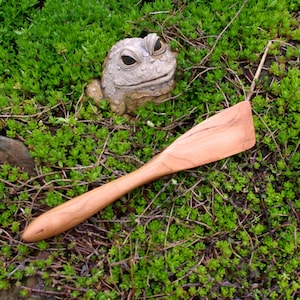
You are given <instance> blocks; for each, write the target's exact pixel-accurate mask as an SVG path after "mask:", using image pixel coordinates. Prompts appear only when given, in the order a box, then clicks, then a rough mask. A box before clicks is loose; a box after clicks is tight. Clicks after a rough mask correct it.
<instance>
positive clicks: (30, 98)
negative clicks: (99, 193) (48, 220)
mask: <svg viewBox="0 0 300 300" xmlns="http://www.w3.org/2000/svg"><path fill="white" fill-rule="evenodd" d="M299 9H300V2H299V0H282V1H276V0H275V1H274V0H272V1H265V0H259V1H252V0H248V1H244V2H243V1H241V0H225V1H219V0H213V1H205V0H200V1H171V0H168V1H162V0H156V1H149V3H146V2H145V3H143V1H140V2H138V1H114V0H110V1H97V0H84V1H83V0H75V1H57V0H46V1H37V0H31V1H28V0H26V1H25V0H21V1H14V0H9V1H4V0H2V1H1V0H0V90H1V93H0V117H1V119H0V130H1V134H2V135H6V136H8V137H11V138H17V139H22V140H24V141H25V144H26V145H27V146H28V148H29V149H30V153H31V155H32V157H33V158H34V159H35V161H36V165H37V176H34V177H29V176H28V175H27V174H26V173H22V172H21V171H20V170H18V169H17V168H16V167H13V166H8V165H3V166H1V168H0V198H1V203H0V224H1V229H0V232H1V241H0V255H1V262H0V289H1V290H2V294H1V295H2V297H4V295H6V296H7V295H10V294H12V293H14V295H15V293H16V294H17V296H15V298H18V297H24V298H30V297H37V296H39V297H40V299H46V298H43V297H47V299H52V298H53V299H300V294H299V290H300V279H299V278H300V276H299V269H300V265H299V264H300V255H299V242H300V237H299V236H300V235H299V218H300V213H299V209H300V201H299V169H300V168H299V160H300V154H299V128H300V117H299V116H300V114H299V112H300V105H299V102H300V90H299V84H300V70H299V53H300V46H299V40H300V29H299V20H300V19H299V18H300V16H299ZM148 32H157V33H158V34H159V35H160V36H161V37H162V38H163V39H165V40H166V41H167V42H169V43H170V44H171V46H172V48H173V49H174V51H178V70H177V74H176V79H177V80H176V81H177V85H176V88H175V90H174V92H173V99H171V100H169V101H167V102H165V103H163V104H160V105H153V104H148V105H147V107H146V108H140V109H139V110H138V111H137V115H136V118H135V119H134V120H132V121H130V122H129V121H127V120H126V119H124V118H122V117H119V116H116V115H114V114H112V113H111V112H110V109H109V105H108V103H107V102H106V101H103V103H101V105H100V106H96V104H95V103H94V102H93V100H92V99H89V98H87V97H85V96H84V89H85V87H86V85H87V83H88V82H89V81H90V80H91V79H92V78H96V77H100V76H101V72H102V63H103V61H104V59H105V57H106V54H107V52H108V51H109V49H110V47H111V46H112V45H113V44H114V43H115V42H116V41H118V40H120V39H123V38H125V37H133V36H143V35H145V33H148ZM269 41H273V42H272V44H271V47H270V49H269V51H268V58H267V60H266V62H265V65H264V68H263V70H262V72H261V76H260V79H259V81H258V82H257V84H256V90H255V93H254V96H253V97H252V100H251V101H252V104H253V113H254V121H255V128H256V136H257V144H256V146H255V147H254V148H253V149H251V150H249V151H247V152H245V153H242V154H240V155H237V156H234V157H231V158H229V159H226V160H223V161H220V162H216V163H213V164H209V165H206V166H203V167H199V168H196V169H193V170H187V171H185V172H180V173H178V174H175V175H172V176H169V177H165V178H162V179H160V180H157V181H155V182H153V183H151V184H148V185H146V186H143V187H141V188H139V189H137V190H135V191H132V192H131V193H130V194H129V195H126V196H124V197H123V198H122V199H120V200H119V201H117V202H116V203H114V204H113V205H111V206H109V207H107V208H105V209H104V210H103V211H102V212H99V213H98V214H97V215H95V216H94V217H92V218H90V219H89V220H87V221H86V222H84V223H83V224H81V225H79V226H77V227H76V228H74V229H72V230H70V231H68V232H67V233H63V234H61V235H59V236H57V237H55V238H52V239H49V240H47V241H41V242H39V243H24V242H22V241H21V239H20V233H21V232H22V230H23V229H24V227H25V225H26V224H27V223H28V222H29V221H30V220H32V218H33V217H35V216H37V215H39V214H41V213H42V212H44V211H46V210H48V209H49V208H50V207H53V206H56V205H58V204H60V203H62V202H64V201H66V200H68V199H70V198H72V197H74V196H76V195H80V194H82V193H84V192H85V191H87V190H89V189H92V188H93V187H96V186H99V185H102V184H105V183H107V182H109V181H111V180H113V179H114V178H118V177H120V176H122V175H125V174H127V173H129V172H131V171H133V170H135V169H136V168H138V167H140V166H141V165H142V164H143V163H145V162H147V161H148V160H150V159H151V157H153V156H154V155H155V154H157V153H159V152H160V151H161V150H162V149H164V147H166V146H167V145H169V144H170V143H171V142H172V141H173V140H174V139H175V138H176V137H178V136H179V135H180V134H182V133H184V132H185V131H186V130H188V129H189V128H191V127H192V126H193V125H195V124H197V123H199V122H201V121H202V120H204V119H205V118H207V117H209V116H211V115H213V114H215V113H216V111H218V110H221V109H222V108H224V107H228V106H231V105H233V104H235V103H237V102H240V101H242V100H243V99H244V98H245V96H246V94H247V91H248V89H249V86H250V84H251V82H252V80H253V76H254V74H255V72H256V69H257V67H258V64H259V62H260V60H261V57H262V54H263V53H264V51H265V47H266V45H267V44H268V42H269ZM16 287H17V288H16Z"/></svg>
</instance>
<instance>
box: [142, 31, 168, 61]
mask: <svg viewBox="0 0 300 300" xmlns="http://www.w3.org/2000/svg"><path fill="white" fill-rule="evenodd" d="M144 45H145V48H146V50H147V51H148V53H149V54H150V55H151V56H159V55H161V54H163V53H164V52H165V51H166V45H165V44H164V43H163V42H162V41H161V40H160V39H159V37H158V36H157V34H156V33H150V34H148V35H147V36H146V37H144Z"/></svg>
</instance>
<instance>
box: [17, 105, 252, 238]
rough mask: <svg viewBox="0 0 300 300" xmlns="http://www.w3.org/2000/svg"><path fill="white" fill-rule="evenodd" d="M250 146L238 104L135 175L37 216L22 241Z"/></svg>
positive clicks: (248, 121) (248, 122)
mask: <svg viewBox="0 0 300 300" xmlns="http://www.w3.org/2000/svg"><path fill="white" fill-rule="evenodd" d="M254 145H255V131H254V126H253V118H252V110H251V105H250V102H249V101H243V102H241V103H239V104H236V105H234V106H232V107H230V108H227V109H225V110H223V111H221V112H219V113H218V114H216V115H214V116H212V117H210V118H208V119H206V120H205V121H203V122H202V123H200V124H199V125H197V126H195V127H193V128H192V129H190V130H189V131H187V132H186V133H185V134H183V135H182V136H180V137H179V138H178V139H177V140H175V141H174V142H173V143H172V144H171V145H170V146H168V147H167V148H166V149H165V150H164V151H163V152H161V153H160V154H158V155H157V156H155V157H154V158H153V159H152V160H150V161H149V162H148V163H146V164H145V165H144V166H142V167H141V168H139V169H137V170H136V171H134V172H132V173H129V174H127V175H125V176H123V177H120V178H118V179H116V180H114V181H111V182H109V183H107V184H105V185H103V186H101V187H98V188H95V189H93V190H91V191H89V192H87V193H84V194H83V195H81V196H78V197H76V198H74V199H72V200H70V201H67V202H65V203H63V204H61V205H59V206H57V207H55V208H53V209H51V210H49V211H48V212H46V213H44V214H42V215H40V216H39V217H38V218H36V219H35V220H33V221H32V222H31V223H30V224H29V226H28V227H27V228H26V229H25V231H24V233H23V235H22V239H23V240H25V241H28V242H35V241H39V240H42V239H46V238H49V237H52V236H54V235H57V234H59V233H61V232H63V231H66V230H68V229H70V228H72V227H74V226H76V225H78V224H79V223H81V222H83V221H84V220H86V219H88V218H89V217H91V216H92V215H94V214H95V213H97V212H98V211H99V210H101V209H103V208H104V207H106V206H107V205H109V204H111V203H112V202H114V201H115V200H117V199H119V198H120V197H121V196H123V195H124V194H126V193H128V192H130V191H132V190H133V189H135V188H137V187H139V186H141V185H143V184H145V183H148V182H151V181H153V180H155V179H158V178H160V177H162V176H165V175H168V174H172V173H175V172H178V171H181V170H185V169H190V168H194V167H197V166H201V165H204V164H207V163H210V162H214V161H217V160H220V159H223V158H226V157H229V156H231V155H234V154H237V153H239V152H242V151H245V150H247V149H249V148H251V147H252V146H254Z"/></svg>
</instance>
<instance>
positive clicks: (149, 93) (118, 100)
mask: <svg viewBox="0 0 300 300" xmlns="http://www.w3.org/2000/svg"><path fill="white" fill-rule="evenodd" d="M175 70H176V53H175V52H172V51H171V49H170V47H169V46H168V45H167V44H165V43H163V42H162V41H161V40H160V39H159V37H158V36H157V35H156V34H155V33H151V34H148V35H147V36H146V37H145V38H127V39H124V40H122V41H120V42H118V43H117V44H116V45H114V46H113V47H112V48H111V50H110V52H109V54H108V56H107V58H106V60H105V63H104V67H103V76H102V80H101V86H102V92H103V96H104V98H107V99H108V100H109V101H110V103H111V107H112V109H113V110H114V111H115V112H117V113H119V114H124V113H128V112H131V111H133V110H135V109H136V108H137V107H138V106H140V105H143V104H145V102H147V101H154V102H160V101H162V100H164V99H166V98H167V97H169V94H170V91H171V90H172V89H173V87H174V74H175Z"/></svg>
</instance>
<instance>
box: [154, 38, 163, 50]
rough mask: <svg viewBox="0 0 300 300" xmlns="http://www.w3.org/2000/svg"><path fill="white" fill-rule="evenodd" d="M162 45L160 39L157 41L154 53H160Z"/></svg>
mask: <svg viewBox="0 0 300 300" xmlns="http://www.w3.org/2000/svg"><path fill="white" fill-rule="evenodd" d="M161 47H162V45H161V42H160V40H159V39H157V41H156V42H155V45H154V52H156V51H159V50H160V49H161Z"/></svg>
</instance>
